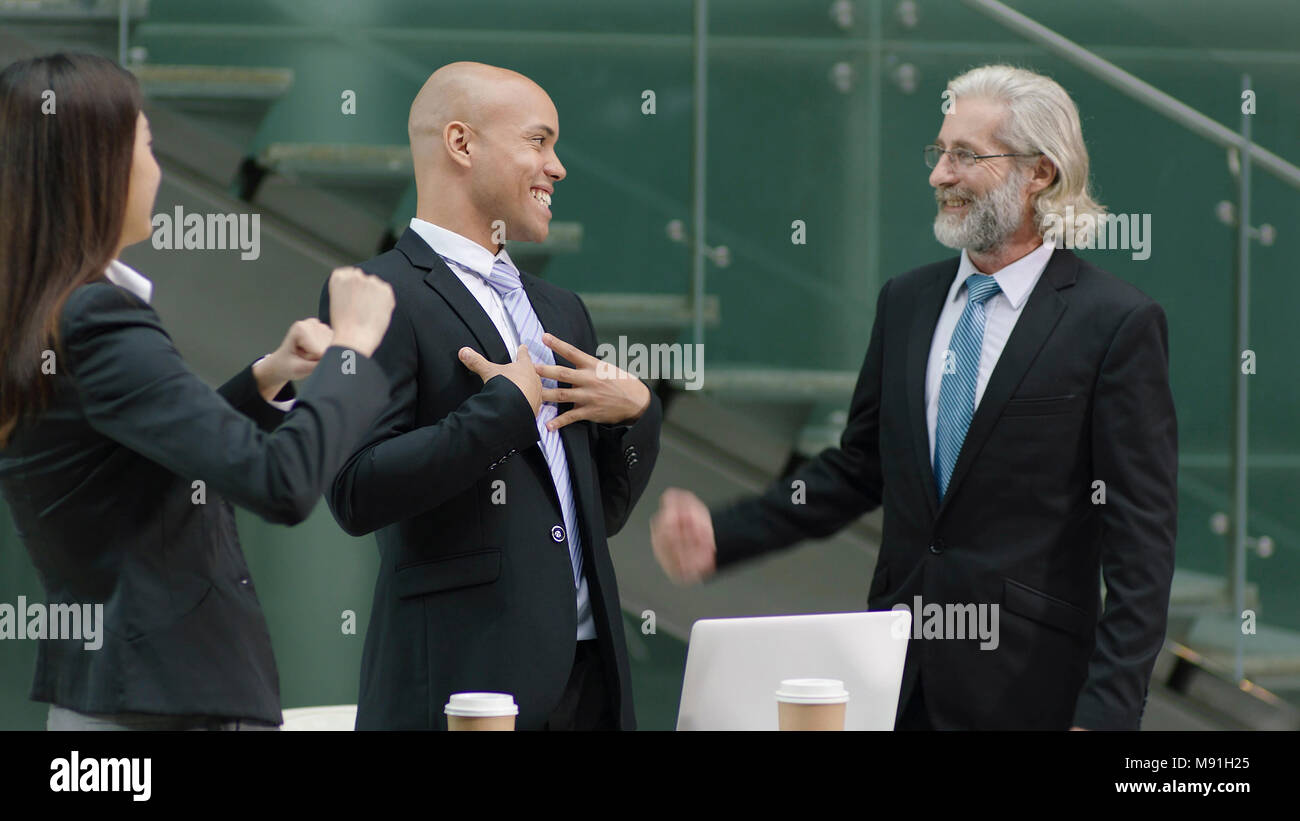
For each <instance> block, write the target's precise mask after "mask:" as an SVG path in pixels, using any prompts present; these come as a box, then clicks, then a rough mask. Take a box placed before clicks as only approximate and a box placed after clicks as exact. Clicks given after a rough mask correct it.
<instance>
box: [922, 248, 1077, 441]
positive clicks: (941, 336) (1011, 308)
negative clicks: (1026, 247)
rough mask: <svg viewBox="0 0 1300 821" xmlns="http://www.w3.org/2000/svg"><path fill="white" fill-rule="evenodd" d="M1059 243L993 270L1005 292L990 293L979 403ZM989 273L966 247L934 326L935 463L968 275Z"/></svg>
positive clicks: (931, 422) (928, 408)
mask: <svg viewBox="0 0 1300 821" xmlns="http://www.w3.org/2000/svg"><path fill="white" fill-rule="evenodd" d="M1054 250H1056V247H1055V246H1054V245H1053V244H1052V243H1051V242H1044V243H1043V244H1042V245H1040V246H1038V247H1037V248H1035V249H1034V250H1033V251H1030V252H1029V253H1028V254H1025V255H1024V256H1023V257H1021V258H1020V259H1018V260H1016V261H1015V262H1013V263H1011V264H1010V265H1008V266H1007V267H1005V268H1003V269H1002V270H1000V271H994V272H993V278H994V279H996V280H997V281H998V287H999V288H1001V290H1000V291H999V292H998V293H996V294H994V295H993V296H991V297H989V298H988V300H986V301H985V303H984V344H983V345H982V346H981V347H980V369H979V375H978V377H977V379H976V381H975V407H976V408H978V407H979V404H980V399H982V398H983V397H984V388H985V387H987V386H988V384H989V377H990V376H992V374H993V368H994V367H995V366H996V365H997V364H998V358H999V357H1001V356H1002V349H1003V348H1004V347H1006V344H1007V339H1008V338H1010V336H1011V331H1012V330H1013V329H1015V327H1016V320H1018V319H1020V312H1021V311H1023V310H1024V308H1025V303H1026V302H1028V301H1029V294H1030V293H1031V292H1032V291H1033V290H1034V285H1035V284H1037V282H1038V278H1039V277H1040V276H1042V274H1043V269H1045V268H1046V267H1047V261H1048V260H1049V259H1051V257H1052V251H1054ZM981 273H984V272H983V271H980V270H978V269H976V268H975V264H974V263H972V262H971V261H970V257H969V256H967V255H966V251H965V250H964V249H963V250H962V252H961V263H960V264H959V265H958V266H957V275H956V276H955V277H953V280H952V285H951V286H949V288H948V299H947V300H945V301H944V303H943V311H942V312H941V313H940V314H939V322H938V323H937V324H936V325H935V326H934V336H933V337H932V338H931V340H930V360H929V364H928V365H927V366H926V370H925V424H926V428H927V429H928V430H929V432H930V464H932V465H933V464H934V429H935V425H936V423H937V420H938V418H939V384H940V381H941V380H942V379H943V362H944V352H945V351H947V350H948V345H949V343H950V342H951V341H952V332H953V331H954V330H955V329H956V328H957V320H958V319H960V318H961V313H962V311H964V310H966V302H967V295H966V288H965V287H964V286H965V284H966V278H967V277H969V276H970V275H971V274H981Z"/></svg>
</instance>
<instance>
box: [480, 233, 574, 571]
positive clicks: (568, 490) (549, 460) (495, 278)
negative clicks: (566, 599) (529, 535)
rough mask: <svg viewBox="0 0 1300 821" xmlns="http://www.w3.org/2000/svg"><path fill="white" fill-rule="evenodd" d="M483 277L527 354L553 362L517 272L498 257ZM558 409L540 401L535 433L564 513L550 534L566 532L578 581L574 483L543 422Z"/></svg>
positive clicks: (551, 383) (549, 382)
mask: <svg viewBox="0 0 1300 821" xmlns="http://www.w3.org/2000/svg"><path fill="white" fill-rule="evenodd" d="M486 280H487V283H488V285H491V286H492V288H493V289H494V290H496V292H497V293H498V294H500V295H501V301H502V302H503V303H504V304H505V307H506V312H507V313H509V314H510V320H511V322H513V323H514V326H515V333H517V334H518V335H519V342H520V343H521V344H523V345H527V346H528V354H529V356H531V357H532V358H533V362H540V363H541V364H543V365H554V364H555V354H553V353H552V352H551V349H550V348H548V347H546V345H545V344H543V342H542V323H541V320H539V319H538V318H537V314H536V312H534V311H533V305H532V303H531V302H529V301H528V295H527V294H526V293H524V286H523V283H522V282H521V281H520V278H519V272H518V271H516V270H515V269H514V268H513V267H512V266H511V265H510V264H508V263H507V262H506V261H505V260H503V259H498V260H497V261H496V262H495V263H493V265H492V273H491V274H489V275H488V276H487V278H486ZM555 386H556V382H555V380H554V379H542V387H544V388H554V387H555ZM558 412H559V411H558V409H557V407H556V405H555V403H554V402H543V403H542V409H541V411H539V412H538V414H537V433H538V437H539V440H540V441H541V443H542V452H543V453H544V454H546V464H547V465H548V466H549V467H550V469H551V480H552V481H553V482H554V483H555V492H556V495H558V496H559V498H560V510H561V511H562V513H563V515H564V533H563V534H555V533H552V538H555V536H556V535H559V536H560V538H556V539H555V541H557V542H559V541H561V540H562V539H563V538H564V536H565V535H567V536H568V541H569V561H570V562H571V563H572V564H573V581H574V584H575V585H577V584H578V582H579V580H580V579H581V578H582V548H581V545H580V544H579V543H578V528H577V521H578V511H577V507H576V506H575V504H574V500H573V486H572V484H570V482H569V461H568V458H567V457H566V455H565V452H564V442H563V441H561V439H560V432H559V431H558V430H547V428H546V423H547V422H549V421H551V420H552V419H554V418H555V417H556V415H557V413H558Z"/></svg>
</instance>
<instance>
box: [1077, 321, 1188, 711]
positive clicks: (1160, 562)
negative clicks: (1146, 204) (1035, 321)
mask: <svg viewBox="0 0 1300 821" xmlns="http://www.w3.org/2000/svg"><path fill="white" fill-rule="evenodd" d="M1168 336H1169V332H1168V326H1167V323H1166V321H1165V314H1164V310H1163V309H1161V307H1160V306H1159V305H1158V304H1156V303H1154V302H1147V303H1146V304H1144V305H1141V306H1139V307H1137V308H1135V309H1134V310H1133V311H1132V312H1130V313H1129V315H1128V316H1127V317H1126V318H1125V319H1124V321H1123V322H1122V323H1120V327H1119V330H1118V331H1117V332H1116V334H1115V337H1114V339H1113V340H1112V342H1111V345H1110V349H1109V350H1108V351H1107V353H1106V357H1105V359H1104V360H1103V362H1102V366H1101V371H1100V373H1099V374H1098V377H1097V386H1096V392H1095V395H1094V398H1093V403H1094V404H1093V413H1092V459H1093V470H1094V475H1095V476H1096V477H1097V478H1098V479H1100V480H1102V481H1104V482H1105V483H1106V485H1105V487H1106V502H1105V504H1102V505H1099V506H1098V508H1099V511H1100V515H1101V520H1102V528H1101V539H1102V543H1101V566H1102V578H1103V579H1104V580H1105V583H1106V602H1105V606H1104V608H1103V609H1102V614H1101V618H1100V619H1099V620H1098V622H1097V633H1096V645H1095V648H1094V650H1093V654H1092V658H1091V660H1090V661H1089V664H1088V677H1087V679H1086V680H1085V682H1084V685H1083V689H1082V690H1081V691H1080V693H1079V698H1078V700H1077V702H1076V705H1075V715H1074V724H1075V726H1078V727H1083V728H1084V729H1088V730H1136V729H1138V725H1139V723H1140V721H1141V717H1142V710H1143V707H1144V706H1145V704H1146V695H1147V686H1148V684H1149V683H1150V680H1151V670H1152V668H1153V667H1154V666H1155V661H1156V656H1157V654H1159V652H1160V648H1161V647H1162V646H1163V644H1164V638H1165V627H1166V622H1167V620H1168V615H1169V589H1170V585H1171V584H1172V582H1173V573H1174V538H1175V535H1176V531H1177V523H1178V522H1177V519H1178V515H1177V514H1178V423H1177V420H1176V418H1175V416H1174V401H1173V395H1172V393H1171V391H1170V388H1169V342H1168Z"/></svg>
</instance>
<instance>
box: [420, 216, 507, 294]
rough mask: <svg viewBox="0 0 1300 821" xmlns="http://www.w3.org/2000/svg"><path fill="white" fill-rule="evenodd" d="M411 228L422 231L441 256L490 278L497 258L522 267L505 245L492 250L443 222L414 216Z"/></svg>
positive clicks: (425, 239) (425, 238)
mask: <svg viewBox="0 0 1300 821" xmlns="http://www.w3.org/2000/svg"><path fill="white" fill-rule="evenodd" d="M411 230H412V231H414V232H415V233H417V234H419V235H420V239H422V240H424V241H425V242H426V243H427V244H428V246H429V247H430V248H432V249H433V250H434V252H435V253H436V254H437V255H438V256H440V257H442V258H443V259H445V260H447V261H448V262H454V263H456V264H457V265H458V266H460V267H461V268H464V269H466V270H467V271H470V272H471V273H475V274H478V275H479V276H480V277H482V278H483V279H487V278H488V275H489V274H491V273H492V266H493V265H495V264H496V263H497V261H498V260H500V261H502V262H504V263H505V264H506V265H509V266H510V269H511V270H512V271H515V272H518V270H519V269H518V268H516V267H515V263H514V260H512V259H510V254H509V253H507V252H506V249H505V246H502V247H501V250H500V252H498V253H496V254H493V253H492V252H491V251H489V250H488V249H486V248H484V247H483V246H482V245H479V244H478V243H477V242H475V241H474V240H472V239H469V238H468V237H463V236H461V235H460V234H457V233H456V232H455V231H449V230H447V229H446V228H443V227H442V226H441V225H434V224H433V223H431V222H426V221H424V220H422V219H420V218H419V217H412V218H411Z"/></svg>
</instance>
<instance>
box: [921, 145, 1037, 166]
mask: <svg viewBox="0 0 1300 821" xmlns="http://www.w3.org/2000/svg"><path fill="white" fill-rule="evenodd" d="M1042 153H1043V152H1041V151H1035V152H1034V153H1032V154H976V153H975V152H974V151H971V150H970V149H968V148H950V149H947V150H944V149H942V148H940V147H939V146H937V145H927V146H926V147H925V167H926V168H934V167H935V166H936V165H938V164H939V160H940V159H941V158H942V157H943V155H944V154H948V155H950V156H951V157H952V159H953V162H955V163H956V164H957V167H958V168H972V167H973V166H974V165H975V162H976V160H988V159H992V158H994V157H1038V156H1041V155H1042Z"/></svg>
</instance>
